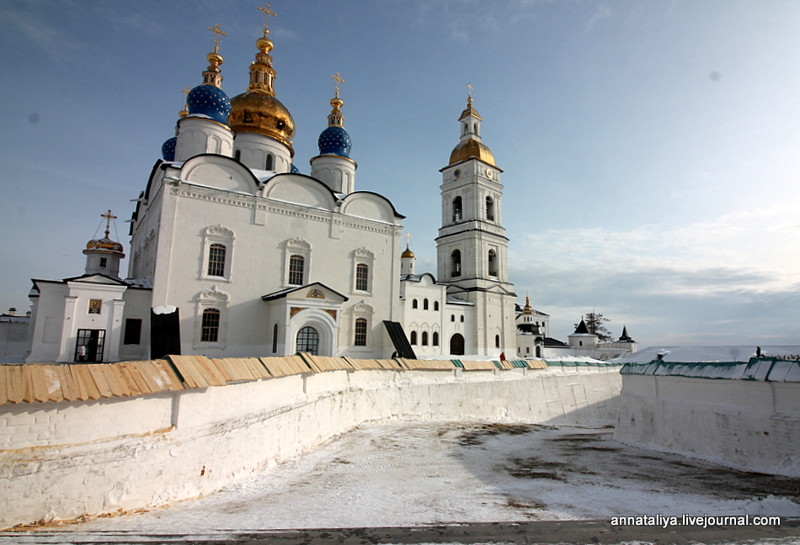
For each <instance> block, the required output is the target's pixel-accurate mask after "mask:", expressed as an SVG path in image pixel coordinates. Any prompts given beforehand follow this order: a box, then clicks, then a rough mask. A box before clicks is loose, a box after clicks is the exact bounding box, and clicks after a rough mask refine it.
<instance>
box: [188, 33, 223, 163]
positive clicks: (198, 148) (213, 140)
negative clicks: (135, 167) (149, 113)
mask: <svg viewBox="0 0 800 545" xmlns="http://www.w3.org/2000/svg"><path fill="white" fill-rule="evenodd" d="M209 30H211V31H212V32H214V33H215V34H216V36H217V37H216V39H215V40H214V50H213V51H212V52H211V53H209V54H208V55H207V58H208V68H207V69H206V70H205V71H204V72H203V83H202V84H200V85H198V86H197V87H195V88H194V89H192V90H191V91H189V94H188V95H187V96H186V105H187V107H188V109H189V114H188V115H187V116H186V117H183V118H182V119H180V120H179V121H178V137H177V141H176V144H175V155H174V160H176V161H185V160H187V159H190V158H191V157H194V156H195V155H200V154H202V153H214V154H217V155H227V156H231V155H232V153H233V132H231V129H230V128H229V127H228V124H227V123H228V114H229V113H230V111H231V102H230V100H229V99H228V95H226V94H225V91H223V90H222V88H221V85H222V71H221V70H220V69H219V65H220V64H222V55H220V54H219V37H220V36H224V35H225V33H224V32H223V31H222V30H221V29H220V28H219V25H217V26H215V27H209Z"/></svg>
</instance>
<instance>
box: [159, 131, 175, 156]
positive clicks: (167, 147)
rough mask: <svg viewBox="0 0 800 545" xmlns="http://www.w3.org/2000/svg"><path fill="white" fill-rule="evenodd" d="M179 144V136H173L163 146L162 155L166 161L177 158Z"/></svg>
mask: <svg viewBox="0 0 800 545" xmlns="http://www.w3.org/2000/svg"><path fill="white" fill-rule="evenodd" d="M177 145H178V137H177V136H173V137H172V138H168V139H167V141H166V142H164V144H163V145H162V146H161V157H163V158H164V160H165V161H174V160H175V147H176V146H177Z"/></svg>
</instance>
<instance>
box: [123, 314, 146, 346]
mask: <svg viewBox="0 0 800 545" xmlns="http://www.w3.org/2000/svg"><path fill="white" fill-rule="evenodd" d="M141 342H142V320H141V319H140V318H128V319H127V320H125V336H124V337H123V339H122V344H141Z"/></svg>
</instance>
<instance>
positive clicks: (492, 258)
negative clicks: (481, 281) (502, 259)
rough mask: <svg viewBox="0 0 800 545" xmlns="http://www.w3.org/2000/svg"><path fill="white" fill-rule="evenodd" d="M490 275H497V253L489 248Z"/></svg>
mask: <svg viewBox="0 0 800 545" xmlns="http://www.w3.org/2000/svg"><path fill="white" fill-rule="evenodd" d="M489 276H497V253H496V252H495V251H494V250H489Z"/></svg>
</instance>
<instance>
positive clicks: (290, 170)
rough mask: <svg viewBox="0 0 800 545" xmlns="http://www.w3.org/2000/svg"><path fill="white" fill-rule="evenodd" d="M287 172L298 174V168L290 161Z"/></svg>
mask: <svg viewBox="0 0 800 545" xmlns="http://www.w3.org/2000/svg"><path fill="white" fill-rule="evenodd" d="M289 172H291V173H292V174H300V169H299V168H297V165H295V164H294V163H292V165H291V167H290V168H289Z"/></svg>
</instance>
